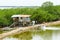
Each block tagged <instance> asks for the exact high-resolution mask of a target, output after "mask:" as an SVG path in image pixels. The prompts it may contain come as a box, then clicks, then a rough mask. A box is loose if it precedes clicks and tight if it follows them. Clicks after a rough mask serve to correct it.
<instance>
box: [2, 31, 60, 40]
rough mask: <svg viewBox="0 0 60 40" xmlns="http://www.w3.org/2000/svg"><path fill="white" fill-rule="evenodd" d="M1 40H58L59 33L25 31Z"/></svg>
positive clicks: (59, 38) (59, 37) (59, 39)
mask: <svg viewBox="0 0 60 40" xmlns="http://www.w3.org/2000/svg"><path fill="white" fill-rule="evenodd" d="M3 40H60V31H59V30H58V31H50V30H46V31H42V30H39V31H38V30H35V31H27V32H24V33H21V34H17V35H14V36H9V37H6V38H4V39H3Z"/></svg>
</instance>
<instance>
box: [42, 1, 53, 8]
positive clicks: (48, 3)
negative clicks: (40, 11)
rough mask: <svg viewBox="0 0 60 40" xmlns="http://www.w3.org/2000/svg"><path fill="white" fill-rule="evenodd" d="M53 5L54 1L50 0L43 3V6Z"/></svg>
mask: <svg viewBox="0 0 60 40" xmlns="http://www.w3.org/2000/svg"><path fill="white" fill-rule="evenodd" d="M51 6H53V3H52V2H50V1H47V2H44V3H43V4H42V7H51Z"/></svg>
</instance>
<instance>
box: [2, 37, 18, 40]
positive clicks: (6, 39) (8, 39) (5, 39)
mask: <svg viewBox="0 0 60 40" xmlns="http://www.w3.org/2000/svg"><path fill="white" fill-rule="evenodd" d="M3 40H18V39H17V38H9V37H6V38H4V39H3Z"/></svg>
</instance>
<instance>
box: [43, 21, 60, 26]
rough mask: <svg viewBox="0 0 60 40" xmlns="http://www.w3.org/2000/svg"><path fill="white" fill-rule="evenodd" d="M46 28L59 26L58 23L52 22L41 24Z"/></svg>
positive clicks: (59, 22)
mask: <svg viewBox="0 0 60 40" xmlns="http://www.w3.org/2000/svg"><path fill="white" fill-rule="evenodd" d="M43 24H44V25H46V26H59V25H60V21H54V22H47V23H43Z"/></svg>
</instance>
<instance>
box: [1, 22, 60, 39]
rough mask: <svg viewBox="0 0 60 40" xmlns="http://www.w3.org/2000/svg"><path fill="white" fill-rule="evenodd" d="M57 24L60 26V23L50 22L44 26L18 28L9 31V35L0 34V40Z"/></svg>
mask: <svg viewBox="0 0 60 40" xmlns="http://www.w3.org/2000/svg"><path fill="white" fill-rule="evenodd" d="M56 24H60V21H56V22H49V23H44V24H43V23H42V24H37V25H34V26H28V27H22V28H18V29H15V30H12V31H9V32H7V33H2V34H0V39H2V38H5V37H7V36H10V35H15V34H18V33H22V32H26V31H27V30H29V29H33V28H36V27H38V26H41V25H46V26H49V25H56Z"/></svg>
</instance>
